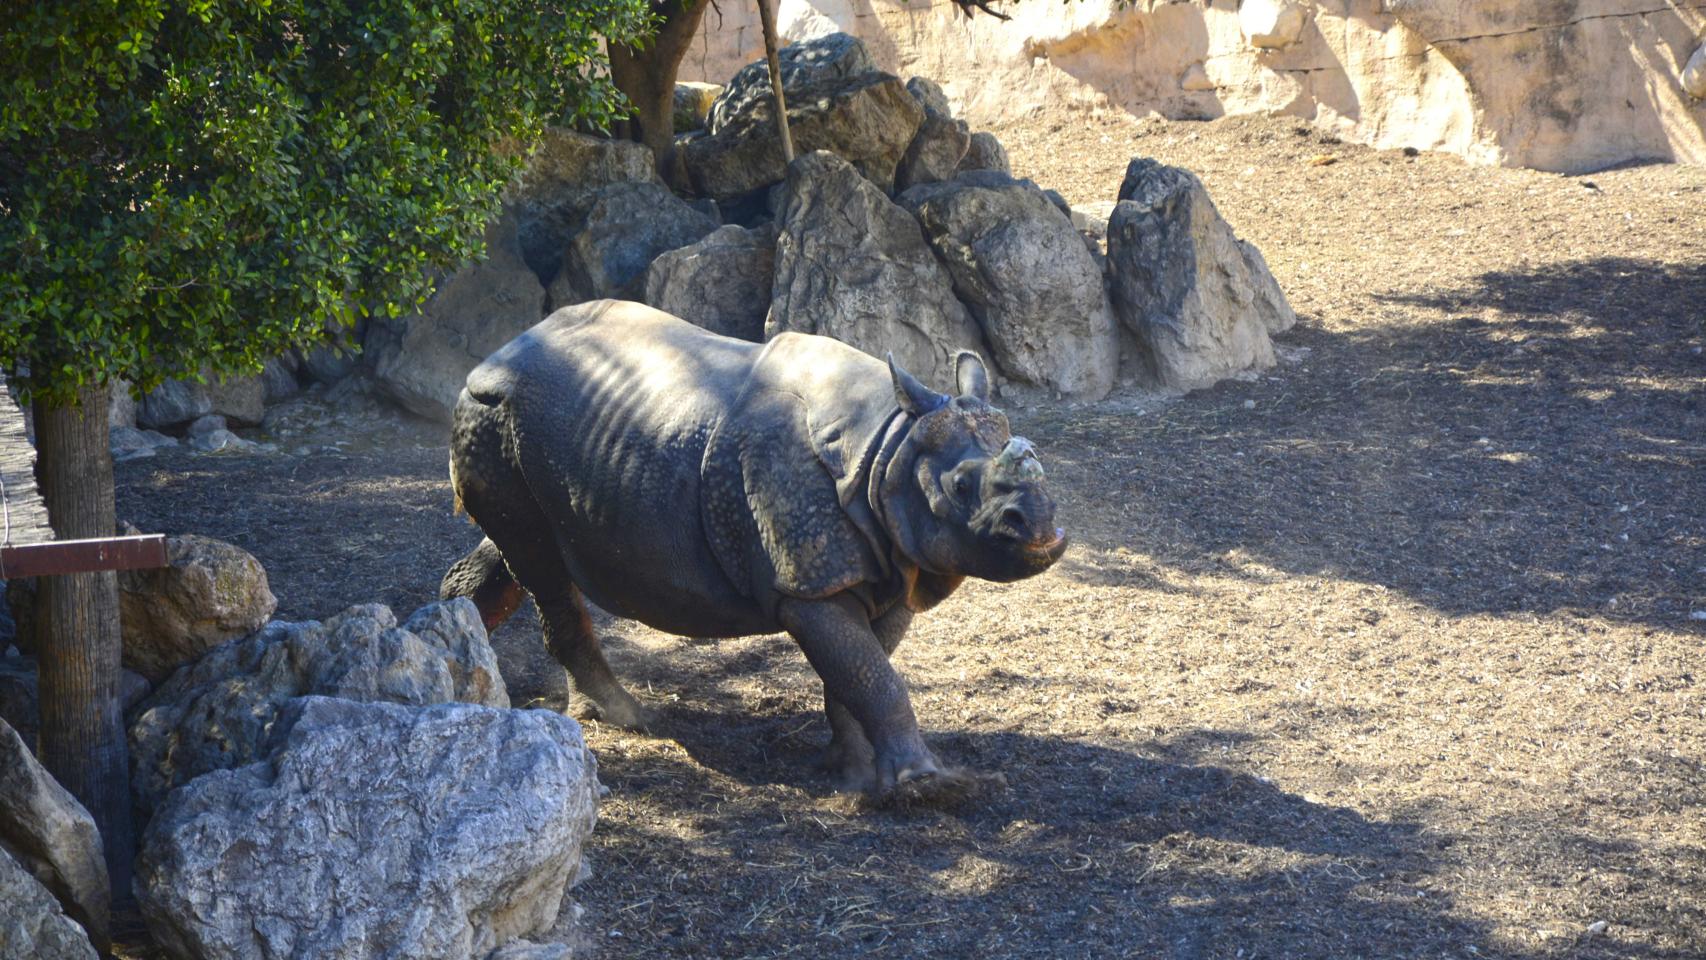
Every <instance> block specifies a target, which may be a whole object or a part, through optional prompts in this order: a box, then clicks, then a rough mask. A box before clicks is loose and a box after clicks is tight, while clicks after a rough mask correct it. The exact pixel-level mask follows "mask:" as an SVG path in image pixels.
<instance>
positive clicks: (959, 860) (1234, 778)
mask: <svg viewBox="0 0 1706 960" xmlns="http://www.w3.org/2000/svg"><path fill="white" fill-rule="evenodd" d="M661 716H662V720H663V735H664V736H666V737H668V738H670V739H672V740H674V741H676V742H677V743H679V744H680V745H681V746H682V747H683V748H684V749H685V750H686V753H687V757H682V756H681V755H680V754H679V753H673V752H672V753H671V754H669V757H668V758H653V759H651V760H648V763H647V765H646V767H645V768H644V769H641V768H638V767H636V768H633V769H627V768H625V767H624V765H623V764H622V762H621V761H617V762H616V763H613V764H611V765H610V766H609V767H607V768H606V769H605V770H604V771H603V773H602V776H603V777H604V778H605V779H606V782H607V783H609V785H610V786H611V787H612V789H613V790H614V791H615V792H616V793H617V794H618V795H620V794H622V793H624V792H626V791H635V792H645V791H648V790H651V789H660V788H662V789H670V790H672V791H679V792H681V793H682V795H683V796H704V797H723V796H726V794H727V787H726V785H721V786H719V783H718V781H719V780H720V778H728V779H731V780H734V781H736V782H739V783H742V784H746V785H749V786H756V787H763V786H767V785H777V786H782V787H784V788H789V789H790V792H791V791H793V790H798V791H803V792H804V793H806V794H807V795H809V796H810V797H815V798H817V801H816V802H818V803H822V804H825V805H827V806H826V807H825V809H835V810H841V811H847V810H849V809H853V810H856V811H857V812H855V813H852V814H851V815H850V816H849V818H848V819H846V820H842V821H840V822H841V823H842V824H843V825H844V826H843V827H839V828H835V829H833V830H831V831H830V832H829V833H828V834H824V835H821V836H820V835H812V836H805V835H802V836H800V837H798V838H793V839H788V838H790V837H791V836H792V834H791V833H790V831H789V829H787V828H785V827H783V826H772V827H764V828H763V829H760V828H759V827H757V826H755V825H754V823H753V822H752V820H753V819H754V818H758V819H766V818H768V819H770V820H774V819H775V814H774V811H769V812H765V811H750V810H749V811H746V812H744V813H741V812H736V811H738V810H739V809H740V807H741V806H742V805H741V804H732V805H727V806H725V805H723V804H721V803H718V804H717V805H715V809H710V808H707V809H706V810H704V811H702V812H701V816H700V818H699V822H702V823H703V822H706V821H708V820H717V821H726V822H724V823H723V825H722V829H724V830H726V831H727V836H728V838H729V839H728V841H727V842H728V843H729V844H731V845H732V849H731V855H730V856H729V858H728V862H727V863H725V864H723V865H722V866H720V867H719V868H718V869H719V870H720V871H728V872H729V874H730V876H729V878H728V879H727V880H726V882H727V883H729V884H730V885H731V887H736V886H744V885H747V884H751V883H754V882H760V880H761V877H760V875H757V874H754V875H751V876H748V875H747V874H749V873H752V872H753V868H755V867H757V866H759V864H757V863H756V862H750V861H753V859H754V858H753V857H752V856H751V854H752V851H751V850H747V849H745V846H744V845H748V844H750V843H751V842H752V841H751V839H750V838H751V837H752V836H753V835H754V831H755V830H756V831H758V832H759V833H762V834H764V835H765V836H766V837H767V839H766V841H765V842H766V843H767V844H771V843H789V842H792V843H796V844H798V845H799V847H800V850H801V851H806V850H809V853H810V859H812V861H813V862H814V863H816V864H818V865H820V866H822V867H823V868H824V869H825V870H826V871H828V872H829V873H831V874H833V875H846V876H851V875H858V876H861V877H865V878H867V879H865V880H861V881H860V882H861V884H869V883H875V884H876V885H877V886H876V888H875V889H870V890H865V891H863V892H864V893H867V894H868V895H869V896H871V897H874V898H876V899H879V900H881V901H882V902H883V903H884V904H885V906H887V907H890V908H892V909H893V910H894V911H895V913H896V917H897V919H898V920H899V921H900V926H902V927H904V926H905V925H906V920H907V917H908V915H909V913H908V912H909V911H916V912H918V913H920V914H921V915H926V916H930V917H936V918H943V919H940V920H933V921H928V922H934V923H940V922H944V921H945V922H946V923H947V924H949V925H950V926H952V927H953V928H955V929H954V930H953V931H952V932H951V933H948V934H941V932H940V931H938V935H940V936H945V937H946V940H945V941H942V940H938V941H933V942H929V944H928V946H929V948H930V949H931V950H932V951H935V950H942V949H945V950H947V951H948V953H946V954H941V955H961V954H957V953H956V951H960V950H965V951H972V953H974V954H979V955H991V956H997V955H999V956H1008V955H1013V956H1025V955H1051V956H1106V955H1110V951H1112V953H1116V954H1121V955H1124V954H1128V953H1130V954H1132V955H1153V956H1175V957H1185V956H1203V957H1208V956H1225V957H1232V956H1237V955H1239V952H1240V951H1243V953H1242V955H1244V956H1328V955H1333V956H1338V955H1340V953H1339V952H1338V951H1343V950H1344V949H1346V944H1344V943H1343V942H1341V941H1342V938H1343V937H1344V936H1345V935H1346V931H1352V930H1354V931H1359V932H1360V934H1362V935H1367V934H1368V933H1369V932H1371V931H1382V932H1381V933H1380V934H1379V936H1378V938H1377V939H1376V940H1374V941H1373V942H1365V943H1362V944H1361V945H1360V946H1358V948H1357V949H1356V950H1355V951H1353V952H1354V953H1355V955H1359V956H1368V957H1374V956H1422V955H1434V950H1435V949H1437V948H1438V947H1439V946H1441V945H1442V944H1443V943H1448V942H1449V943H1451V944H1453V945H1454V946H1455V947H1457V948H1459V949H1461V948H1462V947H1464V946H1465V945H1472V946H1473V947H1474V948H1475V949H1474V950H1473V951H1470V952H1471V953H1475V954H1477V955H1479V956H1482V957H1489V956H1505V957H1516V956H1534V954H1529V953H1524V952H1522V951H1521V950H1520V949H1517V948H1513V947H1512V946H1511V945H1510V944H1508V943H1500V942H1499V941H1498V940H1497V939H1496V938H1495V937H1494V936H1493V935H1492V934H1491V932H1490V931H1489V930H1488V929H1487V928H1486V927H1485V926H1484V925H1483V924H1482V923H1481V922H1480V921H1478V920H1475V919H1471V918H1469V917H1467V916H1462V915H1459V914H1457V913H1456V912H1455V910H1454V904H1453V902H1452V898H1451V897H1450V895H1449V894H1445V893H1441V891H1440V886H1439V885H1433V884H1430V882H1429V878H1430V877H1433V876H1435V875H1441V874H1448V873H1450V872H1452V871H1455V870H1458V869H1461V867H1462V863H1461V861H1460V859H1459V857H1458V844H1459V839H1460V838H1457V837H1455V836H1452V835H1449V834H1447V833H1442V832H1439V831H1437V830H1435V829H1432V828H1424V827H1423V826H1422V825H1421V824H1420V823H1419V822H1414V821H1407V820H1397V821H1388V822H1382V821H1380V820H1376V819H1371V818H1370V817H1367V816H1365V815H1364V814H1362V813H1359V812H1358V811H1356V810H1354V809H1351V808H1349V807H1345V806H1338V805H1335V804H1332V803H1330V802H1324V801H1319V800H1315V799H1310V798H1306V797H1304V796H1301V795H1299V794H1297V793H1294V792H1290V791H1288V790H1285V789H1283V788H1282V787H1280V786H1278V785H1276V784H1274V783H1271V782H1269V781H1267V780H1265V779H1262V778H1259V777H1256V776H1252V775H1250V774H1247V773H1242V772H1239V771H1236V770H1231V769H1228V768H1226V767H1223V766H1217V765H1215V764H1214V763H1212V762H1207V760H1206V758H1207V757H1208V756H1210V755H1213V754H1215V753H1216V752H1217V751H1218V749H1219V747H1220V746H1222V745H1226V744H1229V743H1232V742H1233V741H1236V740H1238V739H1240V738H1242V737H1247V736H1248V735H1246V734H1242V733H1240V732H1238V731H1226V730H1199V731H1189V732H1187V733H1184V734H1181V735H1179V736H1176V737H1172V738H1169V739H1167V740H1165V741H1145V742H1138V741H1132V742H1129V743H1124V742H1122V743H1102V744H1096V743H1087V742H1082V741H1076V740H1069V739H1063V738H1055V737H1046V736H1035V735H1030V734H1025V733H1012V732H993V733H983V732H969V731H964V730H948V731H941V730H937V731H935V732H934V733H927V734H926V737H927V739H928V740H929V741H930V744H931V746H932V748H933V749H935V750H936V751H937V752H938V754H939V755H940V756H942V758H943V759H944V760H946V761H948V762H951V763H958V764H964V765H967V766H970V767H975V768H980V769H984V770H1000V771H1001V772H1003V773H1004V774H1005V775H1006V777H1007V778H1008V781H1009V786H1008V788H1007V789H1006V790H1005V791H1001V792H998V793H995V794H993V795H988V796H984V797H980V798H978V799H976V800H974V801H972V802H970V803H968V804H966V805H963V806H961V807H958V808H954V809H930V808H916V807H914V808H893V807H884V806H874V807H873V806H870V805H865V804H859V803H853V802H850V803H838V802H837V801H836V799H835V798H834V796H833V794H834V791H833V789H832V785H831V782H830V780H829V778H828V777H827V775H824V774H821V773H819V772H817V771H816V770H814V769H813V767H812V760H813V757H814V754H815V752H816V751H817V749H818V748H819V747H821V745H822V744H823V742H825V741H826V740H827V736H828V730H827V725H826V724H825V723H824V722H823V720H822V719H821V718H820V717H819V716H816V715H815V714H814V713H812V712H808V711H804V710H781V711H776V712H773V713H769V714H767V715H765V716H761V717H753V716H750V715H741V714H738V713H729V712H725V711H722V710H716V709H705V708H703V707H700V706H693V705H685V704H681V703H675V704H671V705H669V706H667V707H666V708H664V709H663V710H662V711H661ZM689 758H690V759H689ZM659 763H662V764H665V765H667V767H668V769H667V770H660V769H657V768H656V766H655V765H656V764H659ZM660 784H669V786H668V787H667V788H664V787H659V786H658V785H660ZM672 802H674V801H672ZM807 802H808V803H812V802H813V801H811V800H808V801H807ZM760 806H764V807H766V808H767V809H768V805H767V804H760ZM783 819H784V821H785V820H787V819H788V818H783ZM806 819H807V820H809V819H811V818H809V817H808V818H806ZM601 829H608V831H609V833H608V834H607V839H606V841H605V842H606V843H608V844H610V845H611V846H612V847H613V848H614V849H615V850H617V851H618V852H620V853H621V854H622V855H624V856H627V855H629V850H630V849H631V850H634V851H638V850H644V851H645V853H644V856H645V857H646V858H647V859H649V860H653V861H659V862H669V861H670V859H671V856H672V855H671V853H670V851H669V850H668V849H665V848H667V847H668V846H669V845H670V844H671V843H674V842H677V841H676V840H675V839H674V838H673V837H671V836H670V835H669V834H668V833H667V831H662V830H654V829H653V826H652V825H650V824H648V823H646V822H643V821H642V822H632V823H630V822H623V823H610V824H607V827H605V828H601ZM808 829H810V828H808ZM773 833H774V834H776V836H774V837H771V834H773ZM737 838H744V839H737ZM629 845H633V846H632V847H630V846H629ZM1465 846H1466V847H1467V846H1472V845H1465ZM742 851H744V852H742ZM680 853H681V855H682V856H684V857H685V856H692V857H696V858H703V857H705V856H707V855H708V853H707V849H706V847H705V846H704V845H699V846H695V847H694V848H693V849H692V850H691V851H690V852H689V851H687V850H685V849H684V850H682V851H680ZM800 855H801V856H805V855H806V854H805V853H804V852H802V853H801V854H800ZM766 857H767V858H768V859H770V860H774V861H786V860H789V859H790V858H791V857H790V854H788V853H787V852H786V851H778V850H774V849H772V850H770V851H769V853H768V854H766V856H765V857H759V858H758V859H761V860H762V859H766ZM873 859H881V860H882V861H883V862H884V863H885V866H884V867H883V868H882V869H881V870H879V871H874V872H875V873H878V874H881V875H882V877H881V879H880V880H872V879H870V878H871V876H872V873H873V871H872V870H871V869H869V868H868V867H866V864H868V863H869V862H871V861H872V860H873ZM973 875H979V876H988V877H997V878H1004V879H1001V880H1000V881H999V882H994V881H990V882H994V886H993V887H991V886H988V885H987V884H985V885H984V886H979V883H984V881H978V880H976V879H975V877H974V878H973V879H971V880H969V881H968V880H966V879H964V878H965V877H972V876H973ZM968 883H970V885H971V887H976V888H977V889H975V890H974V889H971V888H968V887H967V884H968ZM992 915H1000V916H1005V917H1006V918H1008V919H1006V920H1005V921H1003V922H1004V924H1005V927H1004V929H1002V930H1001V931H999V932H997V931H996V930H994V929H992V928H991V927H990V926H989V925H988V918H989V917H991V916H992ZM1098 916H1114V917H1120V918H1122V919H1119V920H1117V921H1115V922H1113V923H1112V924H1111V925H1107V926H1102V927H1097V926H1095V925H1089V926H1086V924H1087V923H1091V924H1093V923H1094V918H1096V917H1098ZM1132 917H1136V918H1140V919H1138V920H1136V921H1135V922H1134V921H1133V920H1131V919H1129V918H1132ZM1276 918H1283V919H1280V920H1276ZM920 922H921V923H922V922H925V921H920ZM1134 926H1135V929H1136V930H1137V931H1138V932H1139V934H1140V935H1139V937H1138V939H1137V940H1135V941H1134V940H1132V939H1131V937H1132V936H1133V929H1134ZM1116 931H1118V932H1117V933H1116ZM902 942H903V943H904V942H905V941H904V938H903V941H902ZM915 945H917V946H919V947H920V948H921V949H922V948H923V946H924V943H923V942H920V943H919V944H915ZM727 946H728V947H729V949H730V950H731V951H735V952H739V949H740V948H739V946H738V945H736V944H729V945H727ZM1034 950H1045V951H1046V953H1044V954H1038V953H1035V952H1033V951H1034ZM1132 951H1135V953H1132ZM903 952H904V951H903ZM966 955H971V954H966ZM1465 955H1468V954H1465ZM1611 955H1615V954H1611Z"/></svg>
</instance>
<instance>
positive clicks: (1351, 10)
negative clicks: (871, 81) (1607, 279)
mask: <svg viewBox="0 0 1706 960" xmlns="http://www.w3.org/2000/svg"><path fill="white" fill-rule="evenodd" d="M1254 8H1262V9H1266V10H1270V11H1276V12H1277V15H1276V16H1273V17H1272V18H1271V19H1272V20H1273V22H1274V25H1275V27H1281V28H1283V29H1278V30H1263V29H1254V31H1253V32H1254V36H1255V37H1258V38H1262V39H1261V41H1260V42H1261V43H1262V44H1264V45H1258V44H1257V43H1252V36H1249V35H1247V34H1246V29H1248V28H1251V27H1254V24H1251V23H1249V21H1250V19H1251V18H1252V17H1253V15H1254V13H1255V12H1256V11H1255V9H1254ZM1003 10H1004V12H1006V13H1007V14H1009V15H1010V16H1011V17H1012V19H1011V21H1010V22H1001V21H997V20H995V19H994V18H988V17H973V18H971V19H969V20H968V19H967V18H966V17H965V16H964V15H963V14H962V13H961V12H960V8H959V6H958V5H957V4H955V3H954V2H953V0H919V2H917V3H912V4H905V5H901V4H877V5H875V6H874V7H869V8H861V10H860V12H858V13H857V14H854V13H853V12H852V11H850V10H849V8H847V7H845V6H844V5H840V6H838V5H836V4H833V3H828V2H827V0H791V2H789V3H784V4H783V5H782V7H781V10H780V16H779V29H780V31H781V38H782V40H783V42H784V43H787V42H790V41H806V40H809V39H812V38H815V37H818V36H819V34H820V33H821V32H822V31H823V30H824V29H825V28H826V24H827V23H828V22H829V21H834V22H835V24H837V25H838V26H836V27H831V29H842V30H847V31H849V32H851V33H853V34H855V35H857V36H858V37H860V38H861V39H862V40H863V41H864V42H865V44H866V46H867V47H868V50H869V53H870V59H871V60H872V61H873V63H874V66H875V68H876V69H880V70H890V71H898V70H902V69H905V70H907V71H909V72H919V71H920V70H921V69H924V72H927V73H929V75H930V76H932V77H935V78H937V79H939V80H941V81H942V82H943V85H944V86H945V87H946V90H947V93H948V94H949V96H950V97H951V99H952V100H953V102H954V103H955V104H956V105H957V107H958V109H957V111H956V113H957V115H958V116H959V117H960V119H963V120H966V121H968V122H969V123H970V124H971V125H972V126H973V127H990V126H994V125H996V124H998V123H1001V122H1004V121H1010V120H1016V119H1020V118H1023V117H1025V116H1027V115H1031V114H1034V113H1036V112H1037V111H1039V110H1052V111H1061V110H1073V109H1083V110H1087V111H1102V110H1115V111H1121V112H1125V113H1129V114H1131V115H1133V116H1144V115H1147V114H1149V113H1150V112H1156V113H1159V114H1161V115H1163V116H1167V117H1172V118H1176V119H1192V120H1198V119H1209V118H1213V117H1219V116H1226V115H1235V114H1247V113H1283V114H1288V115H1291V116H1296V117H1300V118H1304V119H1307V120H1309V121H1311V122H1313V123H1315V124H1316V125H1318V126H1320V127H1322V128H1323V129H1325V130H1328V131H1330V132H1332V133H1334V134H1336V135H1338V136H1340V137H1343V138H1345V139H1347V140H1353V141H1357V142H1362V143H1368V144H1371V145H1373V146H1376V147H1383V148H1397V147H1415V148H1418V149H1423V150H1446V151H1451V152H1454V153H1458V154H1461V155H1463V156H1465V157H1467V158H1469V159H1470V160H1472V161H1474V162H1478V163H1493V164H1503V165H1511V166H1528V167H1537V168H1540V169H1545V170H1557V171H1563V172H1583V171H1588V170H1593V169H1598V168H1601V167H1604V166H1608V165H1610V164H1614V163H1617V162H1620V161H1626V160H1632V159H1671V160H1679V161H1683V162H1687V163H1706V100H1701V99H1696V98H1693V97H1691V96H1690V95H1689V93H1688V87H1687V85H1686V84H1685V72H1686V66H1685V65H1686V63H1687V62H1688V61H1689V59H1690V55H1691V54H1693V53H1694V51H1695V50H1696V48H1698V47H1699V46H1700V43H1701V37H1700V30H1701V25H1702V24H1703V23H1706V0H1676V2H1671V3H1661V2H1653V0H1597V2H1595V3H1592V4H1584V3H1570V2H1561V0H1513V2H1508V3H1472V2H1467V0H1405V2H1403V3H1396V2H1388V0H1347V2H1344V3H1337V4H1326V3H1318V2H1307V0H1292V2H1286V0H1260V2H1258V0H1243V2H1241V3H1240V2H1234V0H1211V2H1205V3H1147V4H1129V3H1123V2H1119V0H1081V2H1076V3H1068V4H1060V3H1037V4H1013V5H1011V6H1010V8H1007V7H1004V8H1003ZM1243 11H1250V13H1244V12H1243ZM1288 11H1295V12H1288ZM1293 29H1295V34H1293V33H1292V31H1293ZM701 30H702V34H701V36H700V37H699V38H698V39H697V40H696V41H695V43H694V44H693V46H692V48H691V49H690V50H689V53H688V55H687V58H686V60H685V61H684V63H683V64H682V68H681V76H682V77H683V78H686V79H705V80H720V79H722V78H724V77H727V76H728V75H729V74H730V73H731V72H733V71H734V70H735V69H737V68H739V67H740V66H741V65H743V64H746V63H749V62H751V61H753V60H756V59H758V58H759V57H760V56H762V54H763V44H762V36H763V34H762V33H761V31H760V30H759V27H758V15H757V11H756V9H754V8H752V7H751V6H750V5H749V6H748V7H741V8H733V9H728V10H725V11H724V12H723V15H722V16H721V17H707V18H706V19H705V23H704V26H703V27H702V28H701ZM1268 38H1272V40H1271V41H1270V39H1268ZM1288 38H1289V39H1288ZM1279 41H1286V42H1283V43H1282V44H1281V46H1279V47H1277V48H1276V47H1274V46H1267V45H1265V44H1267V43H1269V42H1279ZM788 49H789V48H788V47H784V48H783V55H784V56H785V55H786V51H787V50H788ZM1695 76H1697V77H1698V76H1700V74H1698V73H1697V74H1695ZM1696 82H1697V83H1700V84H1706V78H1702V79H1700V80H1698V81H1696Z"/></svg>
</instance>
